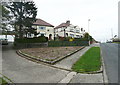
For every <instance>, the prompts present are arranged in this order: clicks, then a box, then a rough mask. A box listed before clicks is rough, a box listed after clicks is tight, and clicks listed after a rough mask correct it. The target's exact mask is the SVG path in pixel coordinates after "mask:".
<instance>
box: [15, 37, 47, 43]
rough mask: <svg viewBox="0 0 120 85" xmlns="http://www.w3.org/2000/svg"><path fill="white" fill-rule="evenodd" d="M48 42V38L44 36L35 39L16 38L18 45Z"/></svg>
mask: <svg viewBox="0 0 120 85" xmlns="http://www.w3.org/2000/svg"><path fill="white" fill-rule="evenodd" d="M47 41H48V38H47V37H44V36H41V37H34V38H15V42H16V43H42V42H47Z"/></svg>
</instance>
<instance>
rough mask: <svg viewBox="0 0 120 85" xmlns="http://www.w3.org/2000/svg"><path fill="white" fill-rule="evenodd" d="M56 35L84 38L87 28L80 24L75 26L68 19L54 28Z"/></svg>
mask: <svg viewBox="0 0 120 85" xmlns="http://www.w3.org/2000/svg"><path fill="white" fill-rule="evenodd" d="M54 31H55V37H57V36H60V37H72V38H82V37H83V36H84V33H85V30H83V28H80V27H79V26H74V25H72V24H70V21H69V20H68V21H66V23H61V24H60V25H58V26H57V27H55V28H54Z"/></svg>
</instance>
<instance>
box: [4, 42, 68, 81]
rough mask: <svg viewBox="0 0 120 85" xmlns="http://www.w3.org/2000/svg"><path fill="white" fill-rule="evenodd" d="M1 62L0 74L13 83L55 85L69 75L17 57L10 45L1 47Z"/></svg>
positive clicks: (66, 72)
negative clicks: (51, 84) (0, 72)
mask: <svg viewBox="0 0 120 85" xmlns="http://www.w3.org/2000/svg"><path fill="white" fill-rule="evenodd" d="M2 61H3V62H2V73H3V74H4V75H5V76H7V77H8V78H10V79H11V80H13V82H15V83H57V82H59V81H60V80H62V79H63V78H64V77H65V76H66V75H67V74H68V73H69V72H68V71H64V70H60V69H56V68H52V67H49V66H45V65H42V64H37V63H34V62H32V61H29V60H27V59H24V58H22V57H20V56H18V55H17V54H16V50H14V49H13V48H12V43H10V44H9V45H8V46H7V45H6V46H3V50H2Z"/></svg>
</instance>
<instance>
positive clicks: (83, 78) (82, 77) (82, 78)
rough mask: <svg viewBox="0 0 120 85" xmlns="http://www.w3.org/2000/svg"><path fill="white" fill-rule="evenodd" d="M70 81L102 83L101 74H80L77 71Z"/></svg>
mask: <svg viewBox="0 0 120 85" xmlns="http://www.w3.org/2000/svg"><path fill="white" fill-rule="evenodd" d="M70 83H103V75H102V73H99V74H80V73H78V74H77V75H76V76H74V77H73V79H72V80H71V81H70Z"/></svg>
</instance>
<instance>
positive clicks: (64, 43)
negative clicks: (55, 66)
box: [48, 41, 89, 47]
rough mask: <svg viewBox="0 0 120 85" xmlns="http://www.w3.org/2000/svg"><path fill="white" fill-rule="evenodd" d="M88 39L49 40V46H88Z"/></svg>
mask: <svg viewBox="0 0 120 85" xmlns="http://www.w3.org/2000/svg"><path fill="white" fill-rule="evenodd" d="M88 45H89V43H88V41H72V42H70V41H49V42H48V46H49V47H59V46H88Z"/></svg>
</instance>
